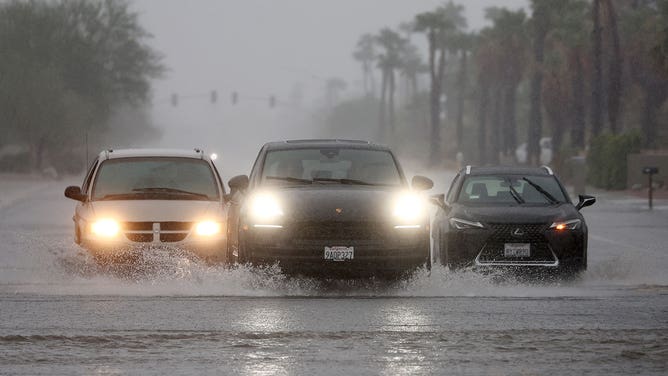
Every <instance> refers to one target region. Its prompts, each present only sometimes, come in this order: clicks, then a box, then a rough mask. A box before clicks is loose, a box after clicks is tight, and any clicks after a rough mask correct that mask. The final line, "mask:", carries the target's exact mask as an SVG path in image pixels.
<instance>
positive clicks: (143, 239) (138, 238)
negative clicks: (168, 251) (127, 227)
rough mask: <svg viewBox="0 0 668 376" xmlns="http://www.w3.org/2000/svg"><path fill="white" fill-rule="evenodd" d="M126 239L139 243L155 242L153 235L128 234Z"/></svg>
mask: <svg viewBox="0 0 668 376" xmlns="http://www.w3.org/2000/svg"><path fill="white" fill-rule="evenodd" d="M125 237H126V238H128V240H130V241H133V242H138V243H150V242H152V241H153V233H148V234H143V233H131V232H126V233H125Z"/></svg>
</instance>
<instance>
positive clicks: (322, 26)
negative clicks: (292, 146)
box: [132, 0, 527, 177]
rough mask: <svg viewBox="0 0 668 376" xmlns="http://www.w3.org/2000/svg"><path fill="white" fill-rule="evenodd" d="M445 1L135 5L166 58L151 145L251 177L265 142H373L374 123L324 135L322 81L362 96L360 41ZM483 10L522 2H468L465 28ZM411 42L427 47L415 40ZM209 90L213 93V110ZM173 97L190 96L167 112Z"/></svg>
mask: <svg viewBox="0 0 668 376" xmlns="http://www.w3.org/2000/svg"><path fill="white" fill-rule="evenodd" d="M442 3H443V1H441V0H418V1H405V0H364V1H357V0H342V1H328V0H315V1H314V0H285V1H267V0H251V1H216V0H198V1H194V2H184V1H179V0H166V1H162V0H161V1H156V0H135V1H133V2H132V4H133V6H134V8H135V9H136V10H137V11H138V12H139V14H140V20H141V21H142V23H143V25H144V26H145V27H146V29H147V30H148V31H149V32H151V33H152V34H153V36H154V38H153V40H152V41H151V44H152V45H153V46H154V47H155V48H156V49H157V50H158V51H160V52H161V53H162V54H164V63H165V65H166V66H167V68H168V71H167V73H166V75H165V77H164V78H163V79H160V80H156V81H155V82H154V100H153V107H152V111H151V114H152V117H153V121H154V123H155V124H156V125H157V126H158V127H159V128H160V129H161V130H163V135H162V138H160V140H159V141H158V142H157V143H156V144H157V145H161V146H166V147H188V148H190V147H194V146H197V147H203V148H204V149H205V150H209V151H215V152H217V153H218V154H219V155H220V157H221V160H220V161H219V162H218V164H219V165H221V166H223V167H224V168H225V171H224V174H225V175H226V176H228V177H229V176H233V175H235V174H241V173H248V172H249V171H250V167H251V163H252V161H253V160H254V158H255V156H256V154H257V152H258V150H259V147H260V146H261V145H262V144H263V143H265V142H267V141H273V140H282V139H295V138H312V137H316V138H317V137H330V136H335V137H342V138H362V139H370V140H375V141H377V138H378V137H377V136H378V135H377V132H376V128H377V124H376V123H375V122H374V123H372V124H357V125H356V126H357V128H358V129H357V130H356V131H355V132H350V131H349V130H345V131H342V132H336V131H333V132H332V131H331V130H328V129H325V128H326V127H325V124H324V121H323V120H324V119H323V114H322V113H321V112H320V110H321V109H322V108H323V107H324V106H326V103H325V102H326V98H325V97H326V84H327V80H328V79H330V78H332V77H337V78H341V79H343V80H345V81H346V83H347V87H346V89H345V90H344V91H343V92H342V96H345V97H351V96H355V95H362V94H363V87H362V72H361V69H360V67H359V64H358V63H357V62H356V61H355V60H354V59H353V58H352V51H353V48H354V46H355V44H356V43H357V40H358V38H359V37H360V35H362V34H364V33H374V32H376V31H377V30H379V29H381V28H382V27H385V26H388V25H390V26H398V25H399V24H401V23H402V22H406V21H407V20H410V19H411V18H412V17H413V16H414V15H415V14H418V13H420V12H425V11H428V10H431V9H434V8H436V7H437V6H439V5H441V4H442ZM489 6H506V7H510V8H519V7H526V6H527V2H526V1H524V0H507V1H498V0H473V1H466V17H467V18H468V19H469V24H470V28H471V29H479V28H481V27H482V26H483V25H486V24H487V23H488V21H486V20H485V18H484V9H485V8H487V7H489ZM413 40H414V41H415V43H417V44H419V45H421V46H423V47H424V46H426V39H425V38H424V37H423V36H421V35H415V36H414V37H413ZM424 85H426V81H425V83H424ZM423 89H426V86H425V87H424V88H423ZM212 90H216V91H217V93H218V95H219V101H218V102H217V103H216V104H215V105H212V104H211V103H210V98H209V95H210V91H212ZM233 92H237V93H238V95H239V101H238V102H237V105H232V104H231V95H232V93H233ZM174 93H178V94H179V95H180V96H194V98H184V99H182V100H180V101H179V104H178V106H177V107H173V106H172V105H171V102H170V99H171V95H172V94H174ZM272 95H274V96H275V97H276V99H277V101H278V102H279V105H278V106H277V107H276V108H274V109H271V108H270V107H269V104H268V100H269V99H268V98H269V97H270V96H272ZM180 99H181V98H180ZM280 104H282V105H280ZM425 142H426V140H425Z"/></svg>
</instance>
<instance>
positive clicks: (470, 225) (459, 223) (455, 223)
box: [450, 217, 485, 230]
mask: <svg viewBox="0 0 668 376" xmlns="http://www.w3.org/2000/svg"><path fill="white" fill-rule="evenodd" d="M450 226H452V228H454V229H457V230H468V229H474V228H484V227H485V226H483V225H482V223H480V222H474V221H467V220H466V219H461V218H455V217H453V218H450Z"/></svg>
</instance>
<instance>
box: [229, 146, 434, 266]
mask: <svg viewBox="0 0 668 376" xmlns="http://www.w3.org/2000/svg"><path fill="white" fill-rule="evenodd" d="M229 185H230V188H231V190H232V194H233V199H232V205H231V208H230V221H229V223H230V229H231V231H230V242H231V243H230V244H231V245H232V247H231V249H232V257H233V258H234V259H236V260H237V261H238V262H240V263H251V264H253V265H273V264H278V265H279V266H280V267H281V269H282V270H283V271H284V272H286V273H288V274H300V275H308V276H316V277H324V278H341V277H342V278H357V277H361V278H366V277H390V278H392V277H398V276H402V275H405V274H407V273H410V272H411V271H413V270H415V269H416V268H419V267H421V266H425V265H426V266H428V265H429V261H430V257H429V251H430V249H429V240H430V239H429V213H428V210H427V206H428V198H427V197H425V195H424V193H423V191H425V190H427V189H430V188H431V187H432V186H433V182H432V181H431V180H429V179H428V178H426V177H422V176H415V177H413V179H412V184H411V186H409V184H408V182H407V181H406V178H405V176H404V173H403V171H402V169H401V167H400V165H399V162H398V161H397V159H396V158H395V156H394V154H393V153H392V151H390V149H388V148H387V147H385V146H381V145H375V144H372V143H369V142H366V141H354V140H294V141H283V142H270V143H267V144H265V145H264V146H263V147H262V149H261V150H260V152H259V154H258V157H257V160H256V161H255V165H254V166H253V169H252V171H251V173H250V177H248V176H245V175H241V176H237V177H234V178H232V179H231V180H230V182H229ZM411 188H412V189H411ZM235 227H236V229H237V231H234V230H233V228H235ZM233 234H237V235H238V236H237V237H236V238H234V235H233Z"/></svg>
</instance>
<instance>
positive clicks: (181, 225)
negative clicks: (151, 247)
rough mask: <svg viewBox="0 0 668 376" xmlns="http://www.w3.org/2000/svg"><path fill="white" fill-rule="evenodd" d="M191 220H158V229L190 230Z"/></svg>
mask: <svg viewBox="0 0 668 376" xmlns="http://www.w3.org/2000/svg"><path fill="white" fill-rule="evenodd" d="M192 227H193V222H160V231H190V229H191V228H192Z"/></svg>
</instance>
